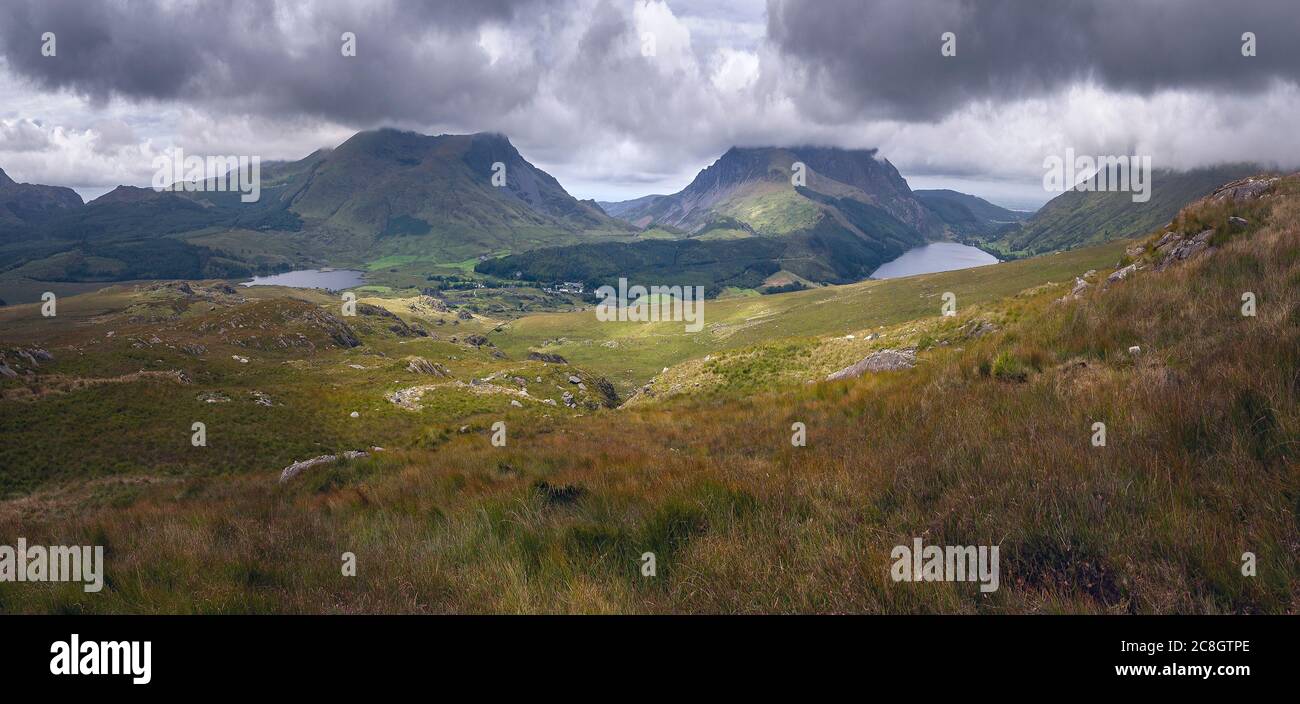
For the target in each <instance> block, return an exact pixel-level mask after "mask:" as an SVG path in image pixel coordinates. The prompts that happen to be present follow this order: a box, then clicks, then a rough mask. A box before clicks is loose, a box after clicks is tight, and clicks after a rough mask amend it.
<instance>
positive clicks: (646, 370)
mask: <svg viewBox="0 0 1300 704" xmlns="http://www.w3.org/2000/svg"><path fill="white" fill-rule="evenodd" d="M1124 247H1125V244H1124V243H1118V242H1112V243H1107V244H1105V245H1100V246H1097V247H1092V248H1087V249H1082V250H1078V251H1074V252H1066V253H1062V254H1055V255H1050V256H1046V257H1039V258H1036V259H1032V260H1025V261H1018V262H1010V263H1006V264H998V265H994V266H986V267H979V268H975V269H964V270H960V271H949V272H943V273H938V274H926V275H923V276H911V277H906V278H901V279H888V280H884V281H863V282H860V283H856V284H851V285H847V286H833V287H826V288H818V289H814V290H809V291H800V292H796V293H786V294H779V295H772V296H761V297H744V298H732V299H719V300H710V301H707V302H706V304H705V307H704V322H705V328H704V330H702V331H700V332H698V333H687V332H685V331H684V329H683V324H682V323H680V322H660V323H633V322H626V323H620V322H597V321H596V319H595V312H594V310H587V311H584V312H577V313H554V314H546V315H534V316H528V317H525V318H521V319H519V320H515V321H513V322H511V323H509V324H507V325H505V326H504V327H503V331H502V332H500V333H495V332H494V333H492V334H491V338H492V339H493V340H494V341H495V342H496V343H497V345H498V346H500V347H501V348H502V349H504V350H506V351H507V352H508V353H510V354H511V355H514V356H519V355H523V354H526V353H527V351H528V350H530V349H535V350H544V351H548V352H555V353H558V354H560V355H562V356H564V357H565V358H566V359H569V360H571V361H573V362H574V363H576V364H579V365H581V366H583V367H586V368H590V369H592V370H594V371H597V372H598V373H600V374H603V375H606V376H608V377H609V378H610V379H612V380H614V381H615V382H616V383H617V384H618V385H620V387H621V388H629V387H631V386H639V385H641V384H644V383H645V382H646V381H648V380H649V379H650V378H651V377H653V376H655V375H656V374H657V373H658V372H659V371H660V370H661V369H662V368H663V367H666V366H671V365H674V364H677V363H678V362H682V361H684V360H687V359H690V358H701V357H703V356H705V355H707V354H709V353H712V352H717V351H720V350H724V349H734V348H738V347H744V346H747V345H753V344H756V343H759V342H762V341H764V340H771V339H783V338H787V337H805V336H816V335H832V334H838V335H844V334H849V333H862V332H863V331H870V330H872V329H874V328H876V327H878V326H881V325H892V324H896V323H900V322H903V321H908V320H916V319H919V318H927V317H933V316H938V314H939V308H940V306H941V304H942V300H941V296H942V294H943V293H944V292H945V291H951V292H952V293H953V294H954V295H956V297H957V306H958V310H959V311H964V310H965V308H966V307H968V306H975V305H979V304H983V303H988V302H990V301H994V300H997V299H1000V298H1004V297H1006V296H1011V295H1014V294H1015V293H1017V292H1019V291H1022V290H1025V289H1028V288H1033V287H1035V286H1040V285H1042V284H1046V283H1050V282H1056V283H1066V282H1071V281H1073V280H1074V276H1076V275H1079V274H1082V273H1083V272H1085V271H1087V270H1089V269H1102V268H1105V267H1107V266H1110V265H1113V264H1114V263H1115V262H1116V261H1118V260H1119V259H1120V258H1121V257H1122V256H1123V254H1124Z"/></svg>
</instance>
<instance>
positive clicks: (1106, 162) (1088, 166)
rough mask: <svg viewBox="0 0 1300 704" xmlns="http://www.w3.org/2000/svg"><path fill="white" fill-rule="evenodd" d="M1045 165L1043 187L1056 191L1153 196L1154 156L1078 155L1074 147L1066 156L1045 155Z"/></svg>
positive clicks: (1137, 200)
mask: <svg viewBox="0 0 1300 704" xmlns="http://www.w3.org/2000/svg"><path fill="white" fill-rule="evenodd" d="M1043 168H1044V169H1046V170H1047V171H1046V173H1044V174H1043V188H1044V189H1045V190H1047V191H1050V192H1052V193H1060V192H1062V191H1070V190H1074V191H1124V192H1131V193H1132V194H1133V202H1134V203H1145V202H1147V201H1149V200H1151V157H1150V156H1143V155H1137V154H1134V155H1133V156H1128V155H1127V154H1124V155H1120V156H1114V155H1112V156H1095V157H1094V156H1086V155H1083V156H1076V155H1075V153H1074V149H1066V150H1065V157H1064V158H1062V157H1060V156H1057V155H1055V154H1050V155H1048V156H1047V158H1046V159H1043Z"/></svg>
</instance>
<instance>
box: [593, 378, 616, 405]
mask: <svg viewBox="0 0 1300 704" xmlns="http://www.w3.org/2000/svg"><path fill="white" fill-rule="evenodd" d="M592 383H593V384H595V385H596V393H597V394H599V395H600V400H601V403H602V404H604V406H605V407H606V408H618V406H619V404H620V403H622V401H620V400H619V398H618V392H617V391H615V390H614V385H613V384H612V383H610V381H609V379H606V378H605V377H603V376H602V377H597V378H596V380H595V381H594V382H592Z"/></svg>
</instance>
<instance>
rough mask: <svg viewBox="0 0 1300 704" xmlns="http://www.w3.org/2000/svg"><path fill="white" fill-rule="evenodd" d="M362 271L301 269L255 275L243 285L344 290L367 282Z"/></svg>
mask: <svg viewBox="0 0 1300 704" xmlns="http://www.w3.org/2000/svg"><path fill="white" fill-rule="evenodd" d="M362 273H363V272H360V271H354V270H352V269H300V270H298V271H286V272H285V273H283V274H275V275H272V276H254V277H253V280H252V281H245V282H244V283H243V284H242V285H243V286H288V287H290V288H323V289H326V290H327V291H342V290H343V289H345V288H354V287H356V286H360V285H362V284H363V283H365V282H364V281H362V280H361V274H362Z"/></svg>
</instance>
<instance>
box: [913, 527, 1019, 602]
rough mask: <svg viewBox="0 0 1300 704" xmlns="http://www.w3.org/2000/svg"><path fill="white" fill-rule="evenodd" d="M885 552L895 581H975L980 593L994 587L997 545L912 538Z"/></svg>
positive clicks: (996, 584) (995, 584) (992, 589)
mask: <svg viewBox="0 0 1300 704" xmlns="http://www.w3.org/2000/svg"><path fill="white" fill-rule="evenodd" d="M889 556H890V557H891V558H893V560H894V566H893V567H892V568H891V569H890V571H889V574H890V576H891V577H893V579H894V581H895V582H975V581H978V582H979V583H980V591H982V592H984V593H986V594H987V593H989V592H995V591H997V590H998V546H996V545H944V546H939V545H924V544H923V542H922V540H921V539H920V538H913V539H912V545H911V547H909V546H907V545H899V546H896V547H895V548H894V549H893V550H892V551H890V553H889Z"/></svg>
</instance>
